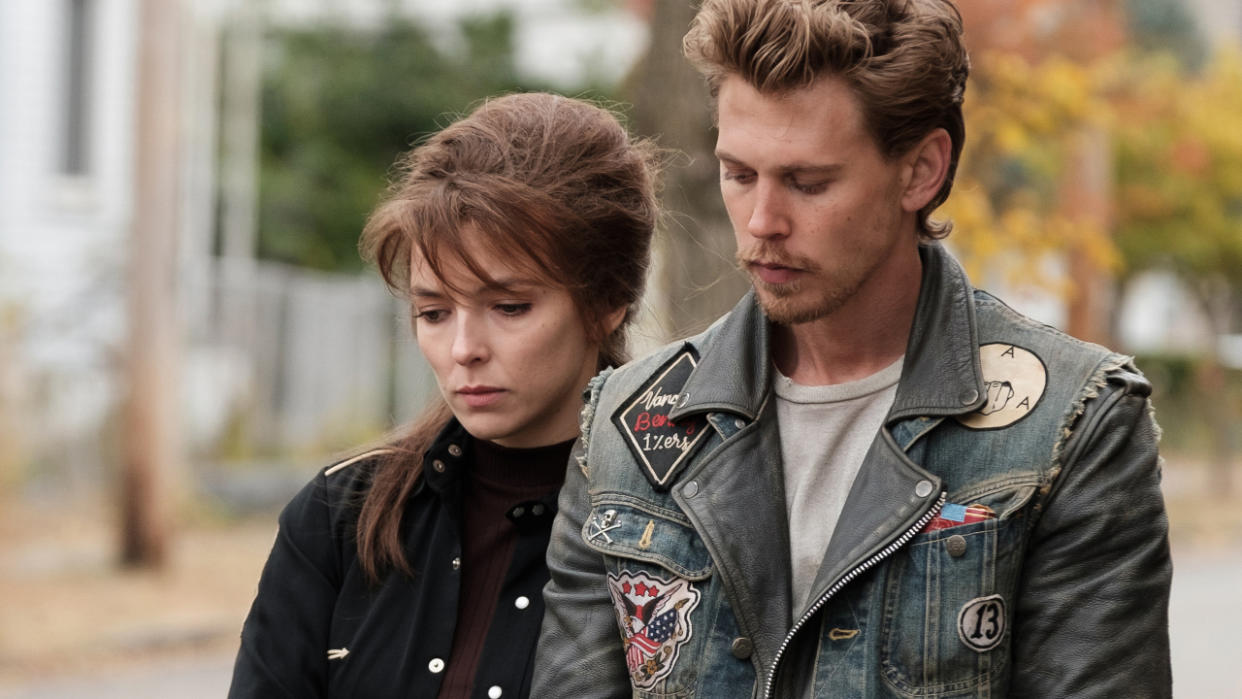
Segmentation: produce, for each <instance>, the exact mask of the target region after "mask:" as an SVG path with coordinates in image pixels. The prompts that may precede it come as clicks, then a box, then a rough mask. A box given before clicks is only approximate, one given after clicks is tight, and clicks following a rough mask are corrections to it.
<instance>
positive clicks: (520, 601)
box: [513, 595, 530, 609]
mask: <svg viewBox="0 0 1242 699" xmlns="http://www.w3.org/2000/svg"><path fill="white" fill-rule="evenodd" d="M513 606H515V607H517V608H518V609H526V608H527V607H529V606H530V598H529V597H527V596H526V595H522V596H520V597H518V598H517V599H515V600H513Z"/></svg>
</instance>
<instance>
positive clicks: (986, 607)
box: [957, 595, 1005, 653]
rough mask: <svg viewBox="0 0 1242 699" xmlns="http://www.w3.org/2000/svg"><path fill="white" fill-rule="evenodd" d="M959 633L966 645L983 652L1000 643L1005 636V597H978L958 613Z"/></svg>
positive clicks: (963, 606)
mask: <svg viewBox="0 0 1242 699" xmlns="http://www.w3.org/2000/svg"><path fill="white" fill-rule="evenodd" d="M957 635H958V638H960V639H962V643H965V644H966V647H967V648H969V649H971V650H973V651H978V652H980V653H983V652H985V651H989V650H992V649H993V648H995V647H997V646H999V645H1000V642H1001V640H1002V639H1004V637H1005V598H1004V597H1001V596H1000V595H991V596H988V597H976V598H975V599H972V600H970V601H969V602H967V603H966V604H964V605H962V611H960V612H958V613H957Z"/></svg>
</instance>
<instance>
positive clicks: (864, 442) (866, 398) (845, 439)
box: [775, 357, 904, 619]
mask: <svg viewBox="0 0 1242 699" xmlns="http://www.w3.org/2000/svg"><path fill="white" fill-rule="evenodd" d="M902 359H904V357H903V358H902ZM902 359H898V360H897V361H896V362H893V363H892V364H891V365H889V366H887V367H885V368H884V369H881V370H880V371H878V372H876V373H874V374H872V375H871V376H867V377H865V378H862V379H859V380H857V381H850V382H848V383H841V384H831V385H828V386H804V385H802V384H797V383H794V381H793V380H792V379H790V378H788V377H786V376H784V375H783V374H781V373H780V371H779V370H778V371H776V374H775V377H776V378H775V383H776V386H775V391H776V417H777V421H778V423H779V425H780V435H781V458H782V461H783V463H784V473H785V508H786V511H787V513H788V514H789V555H790V566H791V570H792V573H793V580H792V583H793V605H792V609H793V616H794V618H795V619H796V618H798V617H799V616H801V614H802V612H803V611H804V610H805V609H806V606H807V603H808V600H807V595H809V594H810V591H811V584H812V583H813V582H814V581H815V574H816V573H817V572H818V571H819V567H820V564H821V563H823V560H824V552H825V550H826V549H827V548H828V541H829V540H830V539H832V532H833V531H834V530H835V529H836V527H837V520H838V519H840V517H841V509H842V508H843V507H844V506H845V498H846V497H847V496H848V495H849V492H850V487H851V486H853V484H854V477H855V476H857V475H858V469H859V467H861V466H862V462H863V457H864V456H866V454H867V449H869V448H870V447H871V442H872V440H873V439H875V434H876V431H877V430H879V429H880V426H881V425H883V423H884V416H885V415H887V414H888V410H889V408H890V407H891V406H892V404H893V398H894V397H895V396H896V395H897V381H898V380H899V379H900V378H901V365H902Z"/></svg>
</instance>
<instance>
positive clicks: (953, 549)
mask: <svg viewBox="0 0 1242 699" xmlns="http://www.w3.org/2000/svg"><path fill="white" fill-rule="evenodd" d="M944 547H945V549H946V550H948V552H949V555H950V556H952V557H954V558H961V557H962V554H964V553H966V537H964V536H962V535H961V534H954V535H953V536H951V537H949V538H948V539H947V540H946V541H945V542H944Z"/></svg>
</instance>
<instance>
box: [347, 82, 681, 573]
mask: <svg viewBox="0 0 1242 699" xmlns="http://www.w3.org/2000/svg"><path fill="white" fill-rule="evenodd" d="M657 171H658V164H657V150H656V148H655V147H654V145H653V144H652V143H651V142H649V141H645V140H640V139H633V138H631V137H630V135H629V134H628V133H627V132H626V130H625V128H624V127H623V126H622V125H621V123H620V122H619V121H618V119H617V117H616V116H614V115H613V114H612V113H611V112H609V111H608V110H606V109H604V108H602V107H599V106H597V105H594V104H591V103H589V102H585V101H582V100H578V99H571V98H567V97H561V96H558V95H551V94H546V93H523V94H513V95H506V96H504V97H498V98H494V99H489V100H487V101H485V102H483V103H482V104H480V105H479V106H478V107H477V108H475V109H474V111H473V112H471V113H470V114H469V115H467V116H466V117H464V118H462V119H460V120H458V121H456V122H454V123H452V124H450V125H449V126H448V127H446V128H445V129H443V130H442V131H440V132H438V133H436V134H434V135H432V136H431V137H430V138H428V139H427V140H426V141H425V142H423V143H422V144H421V145H418V146H416V147H415V148H414V149H412V150H411V151H409V152H408V153H406V154H405V155H404V156H402V157H401V158H400V159H399V160H398V173H399V176H398V177H397V179H396V181H395V182H394V183H393V184H392V186H391V187H390V188H389V190H388V192H387V194H386V196H385V197H384V199H383V200H382V201H381V203H380V204H379V206H378V207H377V208H376V209H375V211H374V212H373V213H372V214H371V217H370V219H369V220H368V221H367V224H366V227H365V228H364V229H363V232H362V238H361V240H360V242H359V247H360V249H361V251H362V254H363V257H364V258H365V259H367V260H368V261H372V262H374V263H375V265H376V266H377V267H378V268H379V271H380V273H381V275H382V276H383V277H384V281H385V282H386V283H387V284H388V285H389V287H390V288H391V289H393V290H394V291H395V292H397V293H399V294H406V293H407V292H408V291H409V284H410V263H411V256H412V254H413V253H414V252H417V253H418V254H419V256H420V257H421V258H422V259H423V260H424V261H425V262H426V264H427V266H428V268H429V269H430V270H431V272H432V274H434V275H436V276H437V277H438V278H439V279H440V280H441V281H442V282H443V283H444V284H445V285H446V286H448V282H447V280H445V277H444V274H443V270H444V269H445V267H446V265H451V263H450V262H449V261H454V262H456V263H460V264H461V265H463V266H464V267H465V268H466V269H468V270H470V271H471V272H472V273H473V274H474V275H475V276H477V277H478V278H479V279H480V280H481V281H483V282H484V283H487V284H492V283H495V282H496V280H494V279H491V278H489V277H488V275H486V274H485V273H484V271H483V269H482V266H481V265H480V264H479V261H478V260H476V259H474V258H473V257H472V256H471V253H472V252H474V251H477V250H479V249H482V250H485V251H487V252H488V253H491V254H494V255H496V256H497V257H499V258H500V259H503V260H505V261H506V262H507V263H508V264H510V265H512V266H514V267H517V268H518V269H519V270H521V271H523V272H525V273H528V274H529V275H530V276H531V278H533V279H536V280H543V281H546V282H547V283H549V284H550V285H552V286H556V287H561V288H564V289H566V290H567V291H568V292H569V294H570V296H571V298H573V300H574V305H575V307H576V308H577V310H578V312H579V313H580V314H581V316H582V319H583V324H584V326H585V327H586V328H587V333H588V339H589V340H591V341H592V342H594V343H596V344H598V346H599V347H600V368H601V369H602V368H604V367H605V366H609V365H619V364H621V363H623V362H624V361H625V360H626V355H625V332H626V326H627V324H628V321H629V320H630V317H631V316H632V315H633V312H634V310H635V306H636V304H637V302H638V300H639V298H640V297H641V295H642V290H643V284H644V281H645V279H646V273H647V267H648V261H649V257H650V248H651V239H652V235H653V233H654V230H655V226H656V219H657V217H658V212H659V206H658V203H657V199H656V176H657ZM467 230H468V231H470V235H469V236H464V235H463V232H464V231H467ZM474 246H478V247H474ZM449 290H450V291H460V290H458V289H452V288H451V286H450V287H449ZM618 308H626V309H627V313H626V319H625V321H624V322H622V323H621V325H620V326H619V327H618V328H617V329H616V330H615V331H612V332H609V331H608V329H607V327H606V320H607V317H608V315H609V314H610V313H612V312H613V311H615V310H616V309H618ZM451 417H452V413H451V412H450V411H449V409H448V406H447V405H446V404H444V402H443V401H437V402H436V403H435V404H434V405H432V406H431V407H430V408H429V409H428V410H427V411H426V412H425V413H424V414H423V415H422V416H421V417H420V418H419V419H418V420H417V421H416V422H415V423H414V424H413V425H412V426H411V428H410V430H409V431H408V433H407V434H406V435H405V436H404V437H401V438H399V439H397V440H396V442H395V443H393V444H391V445H390V449H389V451H388V453H387V455H386V456H385V457H383V458H381V461H380V464H379V467H378V468H377V470H376V472H375V476H374V480H373V482H372V485H371V488H370V489H369V491H368V493H367V495H366V499H365V500H364V501H363V504H362V509H361V511H360V513H359V520H358V534H357V543H358V557H359V560H360V562H361V564H362V567H363V569H364V571H365V572H366V573H367V575H368V576H369V577H370V578H371V579H372V580H378V579H379V578H380V577H381V576H382V575H383V574H384V573H385V572H386V571H388V570H392V569H396V570H399V571H401V572H403V573H406V574H411V573H412V572H413V571H411V570H410V568H409V564H408V562H407V561H406V560H405V556H404V554H403V552H402V547H401V540H400V532H399V529H400V522H401V514H402V512H403V510H404V504H405V502H406V501H407V499H408V498H409V497H410V494H411V493H412V492H413V491H414V488H415V487H416V485H417V483H418V479H419V475H420V473H421V470H422V458H423V454H424V453H425V452H426V450H427V448H428V447H429V446H430V445H431V443H432V442H433V441H434V439H435V437H436V436H437V434H438V433H439V432H440V431H441V430H442V429H443V427H444V426H445V425H446V424H447V423H448V421H449V419H450V418H451Z"/></svg>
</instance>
